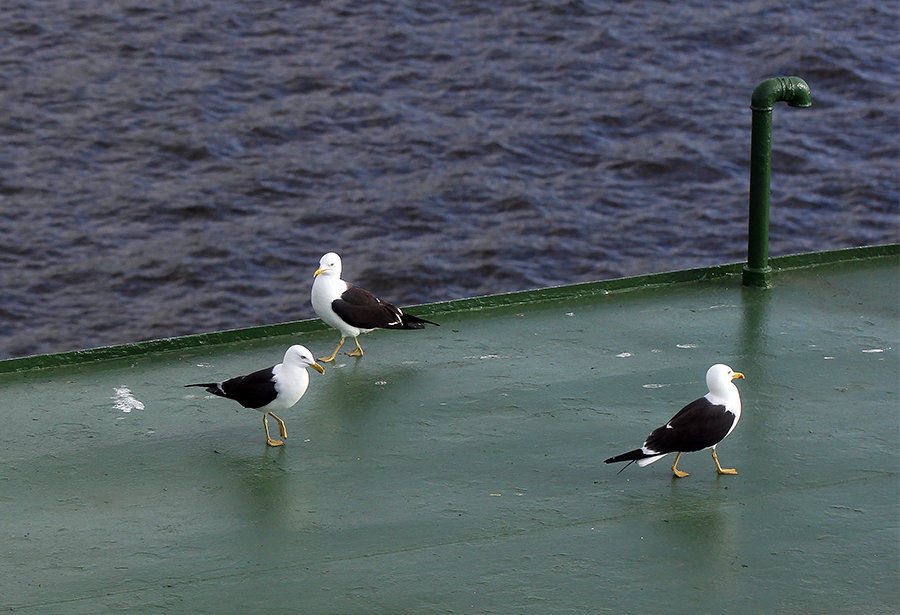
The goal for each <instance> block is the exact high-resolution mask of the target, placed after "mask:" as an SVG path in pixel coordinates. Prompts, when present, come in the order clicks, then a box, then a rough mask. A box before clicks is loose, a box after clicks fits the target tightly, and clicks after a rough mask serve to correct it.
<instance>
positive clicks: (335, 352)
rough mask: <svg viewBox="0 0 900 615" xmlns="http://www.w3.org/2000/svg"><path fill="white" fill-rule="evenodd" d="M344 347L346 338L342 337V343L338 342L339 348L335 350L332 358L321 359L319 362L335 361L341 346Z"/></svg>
mask: <svg viewBox="0 0 900 615" xmlns="http://www.w3.org/2000/svg"><path fill="white" fill-rule="evenodd" d="M343 345H344V338H343V337H342V338H341V341H340V342H338V345H337V348H335V349H334V352H332V353H331V356H330V357H320V358H319V361H321V362H322V363H331V362H332V361H334V358H335V357H336V356H337V353H338V350H340V349H341V346H343Z"/></svg>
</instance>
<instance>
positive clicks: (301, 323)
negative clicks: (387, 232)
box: [0, 244, 900, 374]
mask: <svg viewBox="0 0 900 615" xmlns="http://www.w3.org/2000/svg"><path fill="white" fill-rule="evenodd" d="M898 256H900V244H887V245H879V246H864V247H858V248H847V249H843V250H833V251H826V252H810V253H803V254H794V255H788V256H781V257H775V258H772V259H770V260H769V266H770V267H771V269H772V272H773V273H776V274H777V273H779V272H784V271H789V270H792V269H801V268H808V267H815V266H817V265H827V264H832V263H839V262H852V261H857V260H868V259H874V258H885V257H895V258H896V257H898ZM898 264H900V263H898ZM743 268H744V263H742V262H741V263H731V264H724V265H715V266H710V267H700V268H695V269H685V270H679V271H668V272H662V273H651V274H647V275H640V276H634V277H625V278H614V279H610V280H602V281H596V282H583V283H580V284H570V285H564V286H553V287H548V288H541V289H536V290H525V291H517V292H511V293H504V294H498V295H486V296H481V297H472V298H467V299H456V300H452V301H442V302H437V303H429V304H424V305H418V306H413V307H411V308H409V309H408V311H409V312H410V313H412V314H417V315H422V316H436V315H440V314H446V313H450V312H464V311H471V310H481V309H488V308H492V307H499V306H509V305H524V304H529V303H537V302H541V301H552V300H559V299H578V298H579V297H588V296H594V295H607V294H614V293H623V292H629V291H634V290H639V289H643V288H656V287H661V286H667V285H676V284H688V283H696V282H703V281H705V280H712V279H719V278H725V277H735V278H736V279H739V278H740V276H741V274H742V270H743ZM738 291H739V288H738V289H736V292H738ZM404 309H406V308H404ZM325 328H326V326H325V324H324V323H323V322H322V321H321V320H319V319H307V320H298V321H292V322H284V323H277V324H271V325H262V326H257V327H248V328H244V329H231V330H225V331H214V332H210V333H199V334H195V335H185V336H180V337H171V338H163V339H156V340H147V341H141V342H135V343H130V344H121V345H116V346H103V347H98V348H88V349H83V350H74V351H70V352H62V353H55V354H41V355H33V356H28V357H21V358H14V359H6V360H3V361H0V374H11V373H15V372H25V371H32V370H40V369H49V368H57V367H65V366H70V365H80V364H84V363H92V362H98V361H107V360H116V359H123V358H127V357H136V356H143V355H147V354H154V353H164V352H172V351H178V350H183V349H191V348H197V347H201V346H216V345H222V344H234V343H239V342H247V341H253V340H261V339H266V338H272V337H281V336H288V335H296V334H300V333H306V332H311V331H320V330H324V329H325Z"/></svg>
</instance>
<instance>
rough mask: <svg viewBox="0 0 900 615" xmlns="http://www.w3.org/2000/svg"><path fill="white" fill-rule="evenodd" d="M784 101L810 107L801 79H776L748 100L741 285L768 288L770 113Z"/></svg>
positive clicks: (770, 274) (807, 88) (765, 83)
mask: <svg viewBox="0 0 900 615" xmlns="http://www.w3.org/2000/svg"><path fill="white" fill-rule="evenodd" d="M778 101H784V102H786V103H787V104H788V105H790V106H791V107H809V106H811V105H812V99H811V97H810V92H809V86H808V85H807V84H806V82H805V81H804V80H803V79H801V78H800V77H775V78H773V79H767V80H765V81H763V82H762V83H760V84H759V85H758V86H756V89H755V90H753V96H751V98H750V109H751V110H752V111H753V125H752V128H751V135H750V214H749V223H748V224H749V226H748V238H747V264H746V266H744V272H743V277H742V282H743V284H744V286H754V287H757V288H769V287H770V286H771V281H772V268H771V267H769V183H770V180H771V178H772V110H773V109H774V108H775V103H776V102H778Z"/></svg>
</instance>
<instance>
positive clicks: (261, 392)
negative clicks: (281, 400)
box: [212, 366, 278, 408]
mask: <svg viewBox="0 0 900 615" xmlns="http://www.w3.org/2000/svg"><path fill="white" fill-rule="evenodd" d="M273 369H274V366H273V367H269V368H267V369H261V370H259V371H256V372H253V373H252V374H247V375H246V376H237V377H236V378H231V379H229V380H226V381H225V382H223V383H222V384H221V385H220V389H221V391H222V392H221V393H217V392H216V391H212V392H213V393H216V395H221V396H222V397H227V398H228V399H233V400H234V401H236V402H237V403H239V404H240V405H242V406H244V407H245V408H262V407H263V406H265V405H266V404H268V403H270V402H271V401H272V400H273V399H275V397H276V396H277V395H278V391H276V390H275V381H274V380H273V375H274V372H273V371H272V370H273Z"/></svg>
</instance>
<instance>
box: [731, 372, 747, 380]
mask: <svg viewBox="0 0 900 615" xmlns="http://www.w3.org/2000/svg"><path fill="white" fill-rule="evenodd" d="M731 378H732V379H735V378H736V379H738V380H743V379H744V374H742V373H741V372H734V373H733V374H731Z"/></svg>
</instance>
